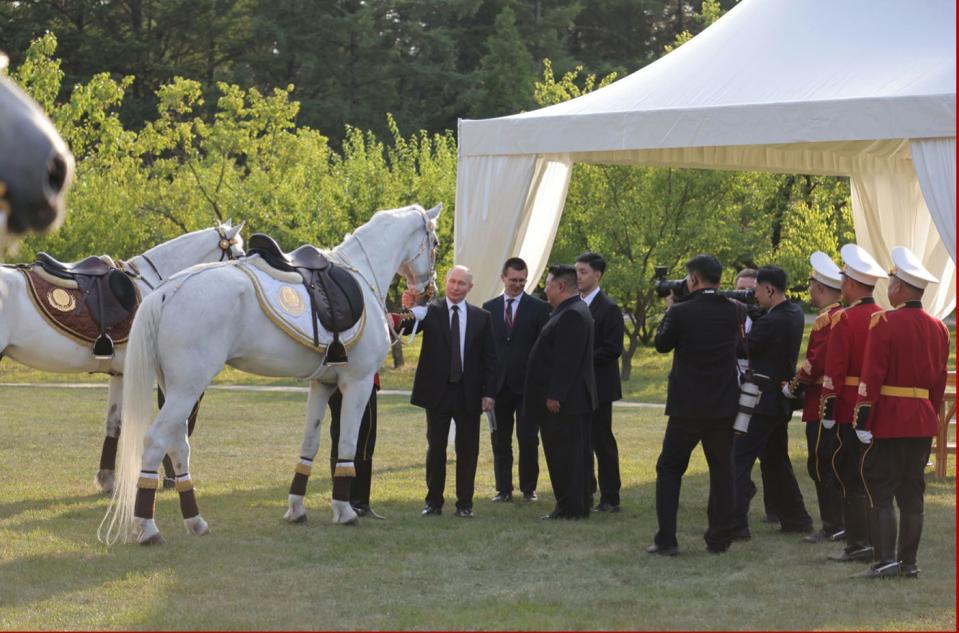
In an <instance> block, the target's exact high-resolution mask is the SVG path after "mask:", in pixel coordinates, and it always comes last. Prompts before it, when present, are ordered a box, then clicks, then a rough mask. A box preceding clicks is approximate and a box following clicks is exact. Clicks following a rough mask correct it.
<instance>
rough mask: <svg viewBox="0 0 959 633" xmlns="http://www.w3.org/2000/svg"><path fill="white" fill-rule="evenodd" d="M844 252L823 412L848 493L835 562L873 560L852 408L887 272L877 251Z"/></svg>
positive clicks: (840, 477)
mask: <svg viewBox="0 0 959 633" xmlns="http://www.w3.org/2000/svg"><path fill="white" fill-rule="evenodd" d="M839 254H840V255H841V256H842V260H843V262H844V263H845V268H844V269H843V272H842V277H843V279H842V298H843V300H844V301H845V302H846V303H847V305H848V306H849V307H847V308H846V309H845V310H841V311H837V312H836V314H835V315H833V317H832V321H831V324H830V329H829V340H828V342H827V344H826V345H827V349H826V373H825V376H824V377H823V384H822V402H821V404H820V413H821V416H820V417H821V419H822V425H823V427H825V428H827V429H831V428H832V427H833V426H835V425H837V424H838V427H837V429H836V448H835V451H834V452H833V456H832V460H831V461H832V464H833V466H834V472H835V475H836V479H837V480H838V481H839V488H840V491H841V494H842V514H843V525H845V528H846V547H845V548H844V549H843V551H842V552H840V553H839V554H835V555H832V556H830V557H829V558H830V560H835V561H839V562H850V561H856V560H859V561H870V560H872V554H873V552H872V545H871V543H870V540H869V518H868V505H867V500H866V490H865V488H864V487H863V483H862V476H861V475H860V474H859V461H860V449H859V446H860V444H859V441H858V440H857V438H856V433H855V430H854V429H853V427H852V410H853V406H854V405H855V404H856V389H857V388H858V387H859V376H860V374H861V372H862V360H863V356H864V355H865V353H866V334H867V332H868V331H869V319H870V318H871V317H872V315H873V313H875V312H879V311H880V308H879V306H877V305H876V301H875V299H873V296H872V293H873V289H874V288H875V285H876V282H877V281H878V280H879V278H880V277H886V273H885V271H884V270H883V269H882V267H881V266H880V265H879V264H878V263H876V260H875V259H874V258H873V256H872V255H870V254H869V253H867V252H866V251H865V250H864V249H862V248H860V247H859V246H858V245H856V244H846V245H845V246H843V247H842V248H841V249H840V251H839Z"/></svg>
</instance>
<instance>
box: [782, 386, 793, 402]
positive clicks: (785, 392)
mask: <svg viewBox="0 0 959 633" xmlns="http://www.w3.org/2000/svg"><path fill="white" fill-rule="evenodd" d="M783 395H784V396H786V398H787V399H789V400H792V399H793V392H792V391H790V390H789V383H788V382H787V383H785V384H784V385H783Z"/></svg>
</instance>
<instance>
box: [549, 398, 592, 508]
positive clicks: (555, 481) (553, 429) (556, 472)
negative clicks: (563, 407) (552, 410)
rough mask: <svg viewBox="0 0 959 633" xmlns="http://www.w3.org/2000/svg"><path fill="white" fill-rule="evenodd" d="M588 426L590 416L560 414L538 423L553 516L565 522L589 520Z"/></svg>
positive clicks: (589, 459) (590, 464)
mask: <svg viewBox="0 0 959 633" xmlns="http://www.w3.org/2000/svg"><path fill="white" fill-rule="evenodd" d="M589 422H590V414H589V413H568V414H564V413H562V412H560V413H558V414H554V415H547V416H544V417H541V418H539V419H538V420H537V424H538V426H539V429H540V433H542V435H543V456H544V457H545V458H546V468H547V469H548V470H549V479H550V482H551V483H552V485H553V496H554V497H555V498H556V508H555V509H554V510H553V512H554V513H555V514H557V515H559V516H563V517H566V518H584V519H585V518H589V506H590V493H589V475H590V470H591V467H592V461H591V456H590V448H589Z"/></svg>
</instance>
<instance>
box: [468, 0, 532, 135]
mask: <svg viewBox="0 0 959 633" xmlns="http://www.w3.org/2000/svg"><path fill="white" fill-rule="evenodd" d="M486 47H487V53H486V55H484V56H483V59H482V60H481V62H480V67H479V69H478V70H477V71H476V73H475V82H476V83H475V86H474V87H473V89H472V90H471V92H470V95H471V97H470V113H471V115H472V116H474V117H476V118H483V117H488V116H503V115H507V114H513V113H515V112H519V111H521V110H525V109H528V108H529V107H530V106H531V105H532V102H531V100H530V95H531V94H532V92H533V82H534V80H535V78H536V63H535V62H534V61H533V57H532V55H530V53H529V50H527V48H526V46H525V44H524V43H523V41H522V39H521V38H520V33H519V30H518V29H517V28H516V15H515V14H514V13H513V10H512V9H511V8H510V7H509V5H507V6H506V7H504V8H503V10H502V11H501V12H500V14H499V15H498V16H496V32H495V33H494V34H493V35H491V36H490V37H489V38H488V39H487V40H486Z"/></svg>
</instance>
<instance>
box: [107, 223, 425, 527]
mask: <svg viewBox="0 0 959 633" xmlns="http://www.w3.org/2000/svg"><path fill="white" fill-rule="evenodd" d="M440 211H441V207H439V206H438V207H436V208H434V209H431V210H430V211H424V210H423V209H422V207H420V206H418V205H413V206H410V207H405V208H402V209H394V210H391V211H380V212H378V213H376V214H375V215H374V216H373V218H372V219H371V220H370V221H369V222H367V223H366V224H365V225H363V226H361V227H360V228H359V229H357V230H356V232H355V233H354V234H352V235H347V236H346V239H345V240H344V241H343V243H342V244H340V245H339V246H338V247H336V248H335V249H333V251H332V252H330V253H329V257H330V259H331V260H333V261H334V262H339V263H341V264H343V265H345V266H346V267H347V268H348V269H349V270H350V271H351V272H352V274H353V275H354V277H355V278H356V280H357V281H358V283H359V285H360V287H361V289H362V291H363V299H364V304H365V309H366V314H365V319H366V321H365V327H363V328H362V332H361V333H359V334H358V335H357V337H356V338H355V339H354V340H353V341H352V342H351V343H350V344H349V362H347V363H346V364H343V365H336V366H330V365H324V364H323V362H324V354H323V350H322V349H316V348H310V347H309V346H308V345H305V344H303V343H301V342H297V341H295V340H294V338H293V337H292V336H290V335H288V334H287V333H284V331H283V330H281V329H280V327H279V326H277V325H275V324H274V322H273V321H272V320H271V319H269V318H268V317H267V316H266V315H265V314H264V311H263V309H261V306H260V304H259V300H258V294H257V289H256V287H255V286H254V283H253V281H252V280H251V278H250V277H249V276H248V275H247V274H246V273H245V272H243V269H242V268H241V267H242V266H246V265H247V264H245V263H243V261H242V260H241V262H236V263H234V262H231V264H230V265H222V266H216V267H211V268H209V269H206V270H203V271H201V272H191V271H184V272H183V273H181V274H180V275H178V276H177V278H175V279H173V280H171V281H170V282H169V283H167V284H166V285H164V286H163V287H162V288H160V289H158V291H157V292H156V293H154V294H153V295H151V296H150V297H148V298H147V299H146V301H144V302H143V304H142V305H141V306H140V310H139V312H138V313H137V316H136V318H135V320H134V323H133V330H132V332H131V334H130V342H129V347H128V350H127V365H126V382H125V385H124V408H123V424H122V427H121V428H122V431H121V434H120V458H119V459H120V462H119V465H118V468H117V480H116V486H115V488H114V493H113V501H112V503H111V504H110V508H109V509H108V511H107V514H106V516H105V517H104V519H103V522H102V523H101V525H100V529H99V530H98V531H97V534H98V536H99V537H100V539H101V540H103V541H105V542H107V543H115V542H116V541H117V540H121V539H122V540H123V541H126V540H127V539H128V538H129V537H130V536H133V535H135V536H136V538H137V540H138V542H139V543H141V544H152V543H162V542H163V539H162V537H161V536H160V532H159V529H158V528H157V525H156V522H155V520H154V517H153V514H154V501H155V494H156V488H157V487H158V483H157V480H158V476H159V475H158V467H159V465H160V461H161V459H162V458H163V456H164V454H166V453H169V454H170V456H171V457H172V458H173V461H174V464H175V468H176V472H177V473H178V474H177V482H176V487H177V490H178V491H179V492H180V507H181V510H182V514H183V518H184V524H185V525H186V527H187V530H188V532H190V533H192V534H196V535H202V534H205V533H206V532H207V530H208V527H207V523H206V522H205V521H204V520H203V518H202V517H201V516H200V514H199V509H198V508H197V505H196V497H195V492H194V490H193V484H192V482H191V479H190V474H189V460H190V445H189V441H188V438H187V434H186V425H185V423H184V420H186V418H187V415H188V414H189V413H190V409H191V407H192V406H193V403H194V402H196V400H197V398H198V397H199V395H200V394H201V393H202V392H203V391H204V390H205V389H206V387H207V385H209V384H210V381H211V380H213V378H214V376H216V375H217V374H218V373H219V372H220V371H221V370H222V369H223V367H224V365H230V366H232V367H236V368H238V369H241V370H243V371H247V372H250V373H254V374H259V375H262V376H282V377H295V378H303V379H308V380H309V385H310V391H309V398H308V400H307V412H306V427H305V430H304V437H303V444H302V447H301V451H300V454H299V458H300V459H299V463H298V464H297V465H296V469H295V470H296V474H295V476H294V479H293V485H292V486H291V494H290V495H289V498H288V504H289V507H288V509H287V512H286V514H285V515H284V518H285V519H286V520H287V521H290V522H297V521H301V520H303V519H304V518H305V516H306V510H305V508H304V504H303V501H304V497H305V493H306V478H307V477H308V476H309V474H310V470H311V467H312V462H313V458H314V457H315V456H316V453H317V450H318V449H319V443H320V425H321V422H322V420H323V416H324V413H325V411H326V406H327V402H328V400H329V397H330V395H331V394H332V393H333V390H334V389H336V388H337V387H339V389H340V391H341V392H342V394H343V405H342V411H341V420H340V424H341V426H340V439H339V444H338V455H339V462H338V463H337V465H336V468H335V471H334V475H333V501H332V506H333V520H334V522H336V523H345V524H349V523H354V522H356V520H357V515H356V513H355V512H354V511H353V509H352V508H351V507H350V504H349V489H350V482H351V480H352V477H353V476H354V474H355V471H354V468H353V461H352V460H353V458H354V456H355V453H356V441H357V435H358V431H359V425H360V419H361V416H362V413H363V409H364V407H365V406H366V403H367V400H368V399H369V395H370V391H371V389H372V387H373V374H374V373H375V372H376V371H377V370H378V369H379V368H380V367H381V366H382V364H383V361H384V360H385V358H386V354H387V352H388V351H389V344H390V339H389V331H388V327H389V324H388V323H387V320H386V318H387V315H386V308H385V305H384V300H385V296H386V291H387V289H388V288H389V285H390V282H391V281H392V279H393V277H394V276H395V275H396V274H397V273H399V274H401V275H403V276H404V277H405V279H406V282H407V285H409V286H410V287H412V288H414V289H415V290H416V292H418V293H421V294H424V293H427V292H428V290H430V289H433V288H435V273H434V258H435V255H436V247H437V245H438V242H437V239H436V232H435V227H436V223H435V220H436V218H437V217H438V216H439V214H440ZM286 290H289V288H287V289H286ZM280 294H281V296H282V293H280ZM294 299H295V298H294ZM299 305H302V304H299ZM157 377H159V382H160V383H161V386H162V388H163V391H164V393H165V394H166V402H165V403H164V405H163V407H162V408H161V409H160V412H159V414H158V415H156V418H155V419H154V416H153V407H152V398H151V387H152V385H153V383H154V381H155V379H156V378H157Z"/></svg>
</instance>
